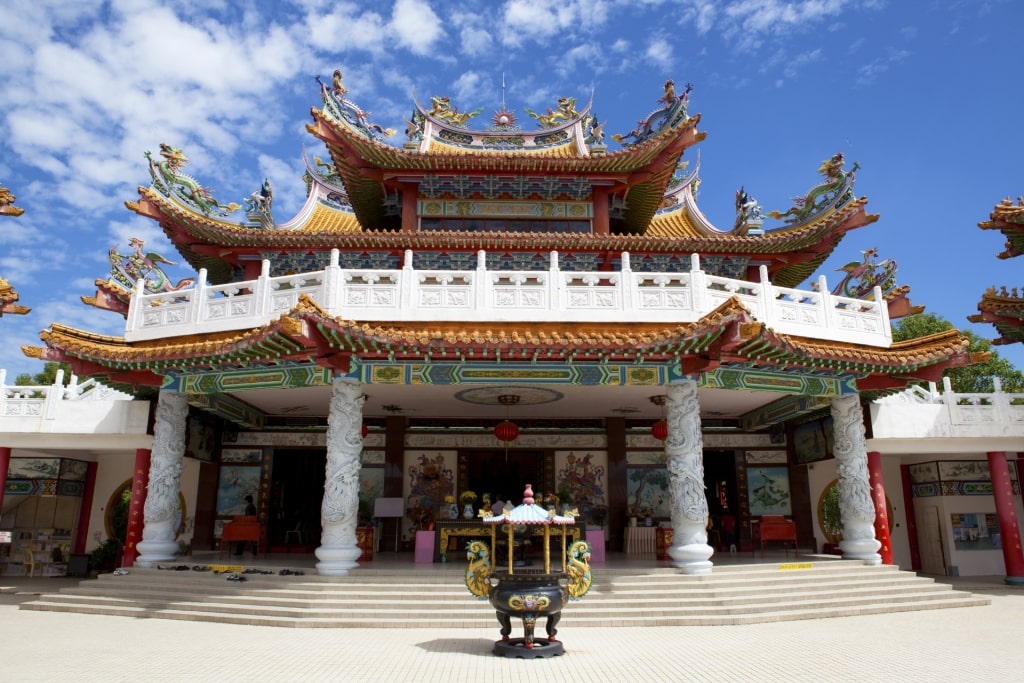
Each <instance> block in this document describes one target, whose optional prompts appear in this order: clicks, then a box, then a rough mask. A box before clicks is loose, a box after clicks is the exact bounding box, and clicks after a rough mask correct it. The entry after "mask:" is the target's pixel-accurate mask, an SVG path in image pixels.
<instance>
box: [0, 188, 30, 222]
mask: <svg viewBox="0 0 1024 683" xmlns="http://www.w3.org/2000/svg"><path fill="white" fill-rule="evenodd" d="M15 199H16V197H15V196H14V195H13V194H12V193H11V191H10V190H8V189H7V188H6V187H4V186H2V185H0V216H20V215H21V214H23V213H25V209H22V208H20V207H17V206H15V205H14V200H15Z"/></svg>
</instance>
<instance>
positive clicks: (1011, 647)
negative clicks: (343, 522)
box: [0, 578, 1024, 683]
mask: <svg viewBox="0 0 1024 683" xmlns="http://www.w3.org/2000/svg"><path fill="white" fill-rule="evenodd" d="M61 581H65V580H64V579H34V580H31V581H26V580H22V581H21V583H20V584H17V585H13V586H12V585H11V584H10V583H9V581H8V582H6V583H5V579H4V578H0V586H6V588H5V589H4V590H5V591H6V592H4V593H0V652H2V653H3V656H2V659H3V662H2V663H0V671H2V675H0V678H2V680H4V681H9V682H16V681H52V680H55V679H57V680H68V681H76V682H78V681H245V682H247V683H263V682H266V681H302V682H308V681H345V682H346V683H348V682H363V681H387V682H388V683H400V682H404V681H415V682H417V683H419V682H423V681H439V682H440V681H443V682H444V683H456V682H465V683H486V682H489V681H494V682H501V683H509V682H519V681H560V682H563V683H569V682H577V681H580V682H586V681H602V682H603V681H614V682H615V683H621V682H623V681H645V682H660V681H666V682H668V681H671V682H675V681H702V682H708V681H744V682H746V681H787V682H789V681H815V682H817V681H872V682H877V681H929V682H934V681H957V682H966V681H979V682H981V681H985V682H986V683H987V682H989V681H1009V680H1024V648H1022V647H1021V643H1022V642H1024V589H1020V588H1010V587H1004V586H1003V585H1001V584H1000V583H999V581H998V580H997V579H990V580H988V581H985V580H977V581H971V580H960V581H959V582H958V583H957V587H958V588H965V589H968V590H971V591H972V592H975V593H979V594H984V595H988V596H990V597H991V598H992V604H991V605H990V606H986V607H970V608H958V609H943V610H931V611H921V612H900V613H895V614H889V615H881V616H859V617H847V618H841V619H815V620H808V621H797V622H783V623H774V624H760V625H753V626H714V627H665V628H576V627H574V626H573V625H572V617H571V606H570V607H569V608H568V609H567V610H566V614H565V616H564V618H563V620H562V623H561V624H560V625H559V626H560V628H559V636H560V637H561V638H562V640H563V643H564V644H565V649H566V653H565V655H563V656H561V657H555V658H551V659H544V660H532V661H524V660H519V659H513V660H508V659H502V658H498V657H494V656H493V655H491V647H492V644H493V641H494V640H495V639H496V638H497V636H498V629H497V623H495V628H494V629H493V630H490V631H485V630H468V629H457V630H451V631H436V630H425V629H409V630H385V629H344V630H341V629H286V628H270V627H259V626H236V625H229V624H211V623H202V622H182V621H167V620H163V619H133V618H126V617H105V616H89V615H78V614H61V613H50V612H30V611H21V610H19V609H18V604H19V603H21V602H23V601H25V600H28V599H31V597H32V593H33V592H39V591H43V590H55V589H57V588H59V586H60V582H61ZM467 599H470V598H469V597H468V596H467ZM516 626H517V628H516V630H514V631H513V636H517V635H521V633H522V631H521V626H519V625H518V624H516Z"/></svg>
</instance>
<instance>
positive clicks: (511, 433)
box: [494, 420, 519, 448]
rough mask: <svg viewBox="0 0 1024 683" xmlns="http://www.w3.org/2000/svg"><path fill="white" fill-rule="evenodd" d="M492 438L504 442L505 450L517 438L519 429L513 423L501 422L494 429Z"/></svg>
mask: <svg viewBox="0 0 1024 683" xmlns="http://www.w3.org/2000/svg"><path fill="white" fill-rule="evenodd" d="M494 436H495V437H496V438H497V439H498V441H503V442H505V445H506V448H507V447H508V443H509V442H510V441H515V440H516V439H517V438H519V427H518V426H517V425H516V423H515V422H510V421H508V420H503V421H501V422H499V423H498V425H497V426H496V427H495V428H494Z"/></svg>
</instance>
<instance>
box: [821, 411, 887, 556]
mask: <svg viewBox="0 0 1024 683" xmlns="http://www.w3.org/2000/svg"><path fill="white" fill-rule="evenodd" d="M832 430H833V432H834V433H835V442H836V443H835V448H834V450H833V453H834V454H835V456H836V467H837V469H838V471H839V517H840V519H842V522H843V540H841V541H840V542H839V549H840V550H842V551H843V557H845V558H850V559H853V560H864V564H870V565H874V564H881V563H882V556H881V555H879V554H878V549H879V548H881V547H882V544H881V543H880V542H879V541H878V539H876V538H875V506H874V504H873V503H872V501H871V481H870V479H869V477H868V446H867V442H866V441H865V440H864V413H863V411H861V407H860V397H859V396H857V395H852V396H836V397H834V398H833V399H832Z"/></svg>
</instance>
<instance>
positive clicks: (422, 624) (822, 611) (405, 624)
mask: <svg viewBox="0 0 1024 683" xmlns="http://www.w3.org/2000/svg"><path fill="white" fill-rule="evenodd" d="M985 604H989V601H988V600H987V599H983V598H976V597H973V596H972V597H967V598H957V599H949V600H934V599H930V600H927V601H909V602H898V603H896V602H889V603H886V604H879V603H877V602H874V603H867V604H846V605H839V604H835V603H831V604H827V605H820V606H804V607H801V608H799V609H797V608H794V609H787V610H775V611H756V610H753V611H749V612H739V613H719V612H710V613H709V612H707V611H706V610H705V611H699V612H696V613H690V614H682V613H677V614H644V613H636V612H635V611H631V612H628V613H616V614H614V615H602V614H590V613H586V612H583V611H579V610H578V611H576V612H574V611H573V609H572V608H573V607H576V605H571V606H570V607H569V608H567V609H566V610H565V612H564V613H563V618H562V620H561V621H560V622H559V628H567V627H602V628H607V627H615V626H725V625H739V624H756V623H770V622H777V621H794V620H802V619H821V618H838V617H848V616H857V615H864V614H883V613H890V612H906V611H919V610H928V609H948V608H960V607H975V606H980V605H985ZM22 609H33V610H45V611H58V612H72V613H73V612H78V613H83V614H104V615H110V616H130V617H136V618H138V617H150V618H162V619H179V620H188V621H211V622H218V623H231V624H250V625H263V626H288V627H300V628H477V629H488V628H493V629H495V631H497V628H498V627H497V625H496V622H495V619H494V616H493V610H492V609H491V608H490V607H489V606H487V607H486V609H485V612H484V613H483V614H464V615H453V614H447V615H431V616H426V617H424V616H421V615H420V616H418V615H410V614H401V615H399V616H398V617H393V616H390V615H386V614H382V613H380V612H375V611H370V612H368V613H366V614H344V615H339V616H322V615H317V616H306V617H303V618H301V619H296V618H293V617H289V616H284V615H273V614H252V613H249V612H239V611H231V612H199V611H195V610H189V609H183V608H182V609H177V608H175V609H162V610H159V611H158V612H157V611H153V610H152V609H147V608H145V607H140V606H130V605H69V604H66V603H52V604H51V603H47V602H46V601H45V600H39V601H36V602H32V603H25V604H23V605H22Z"/></svg>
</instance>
